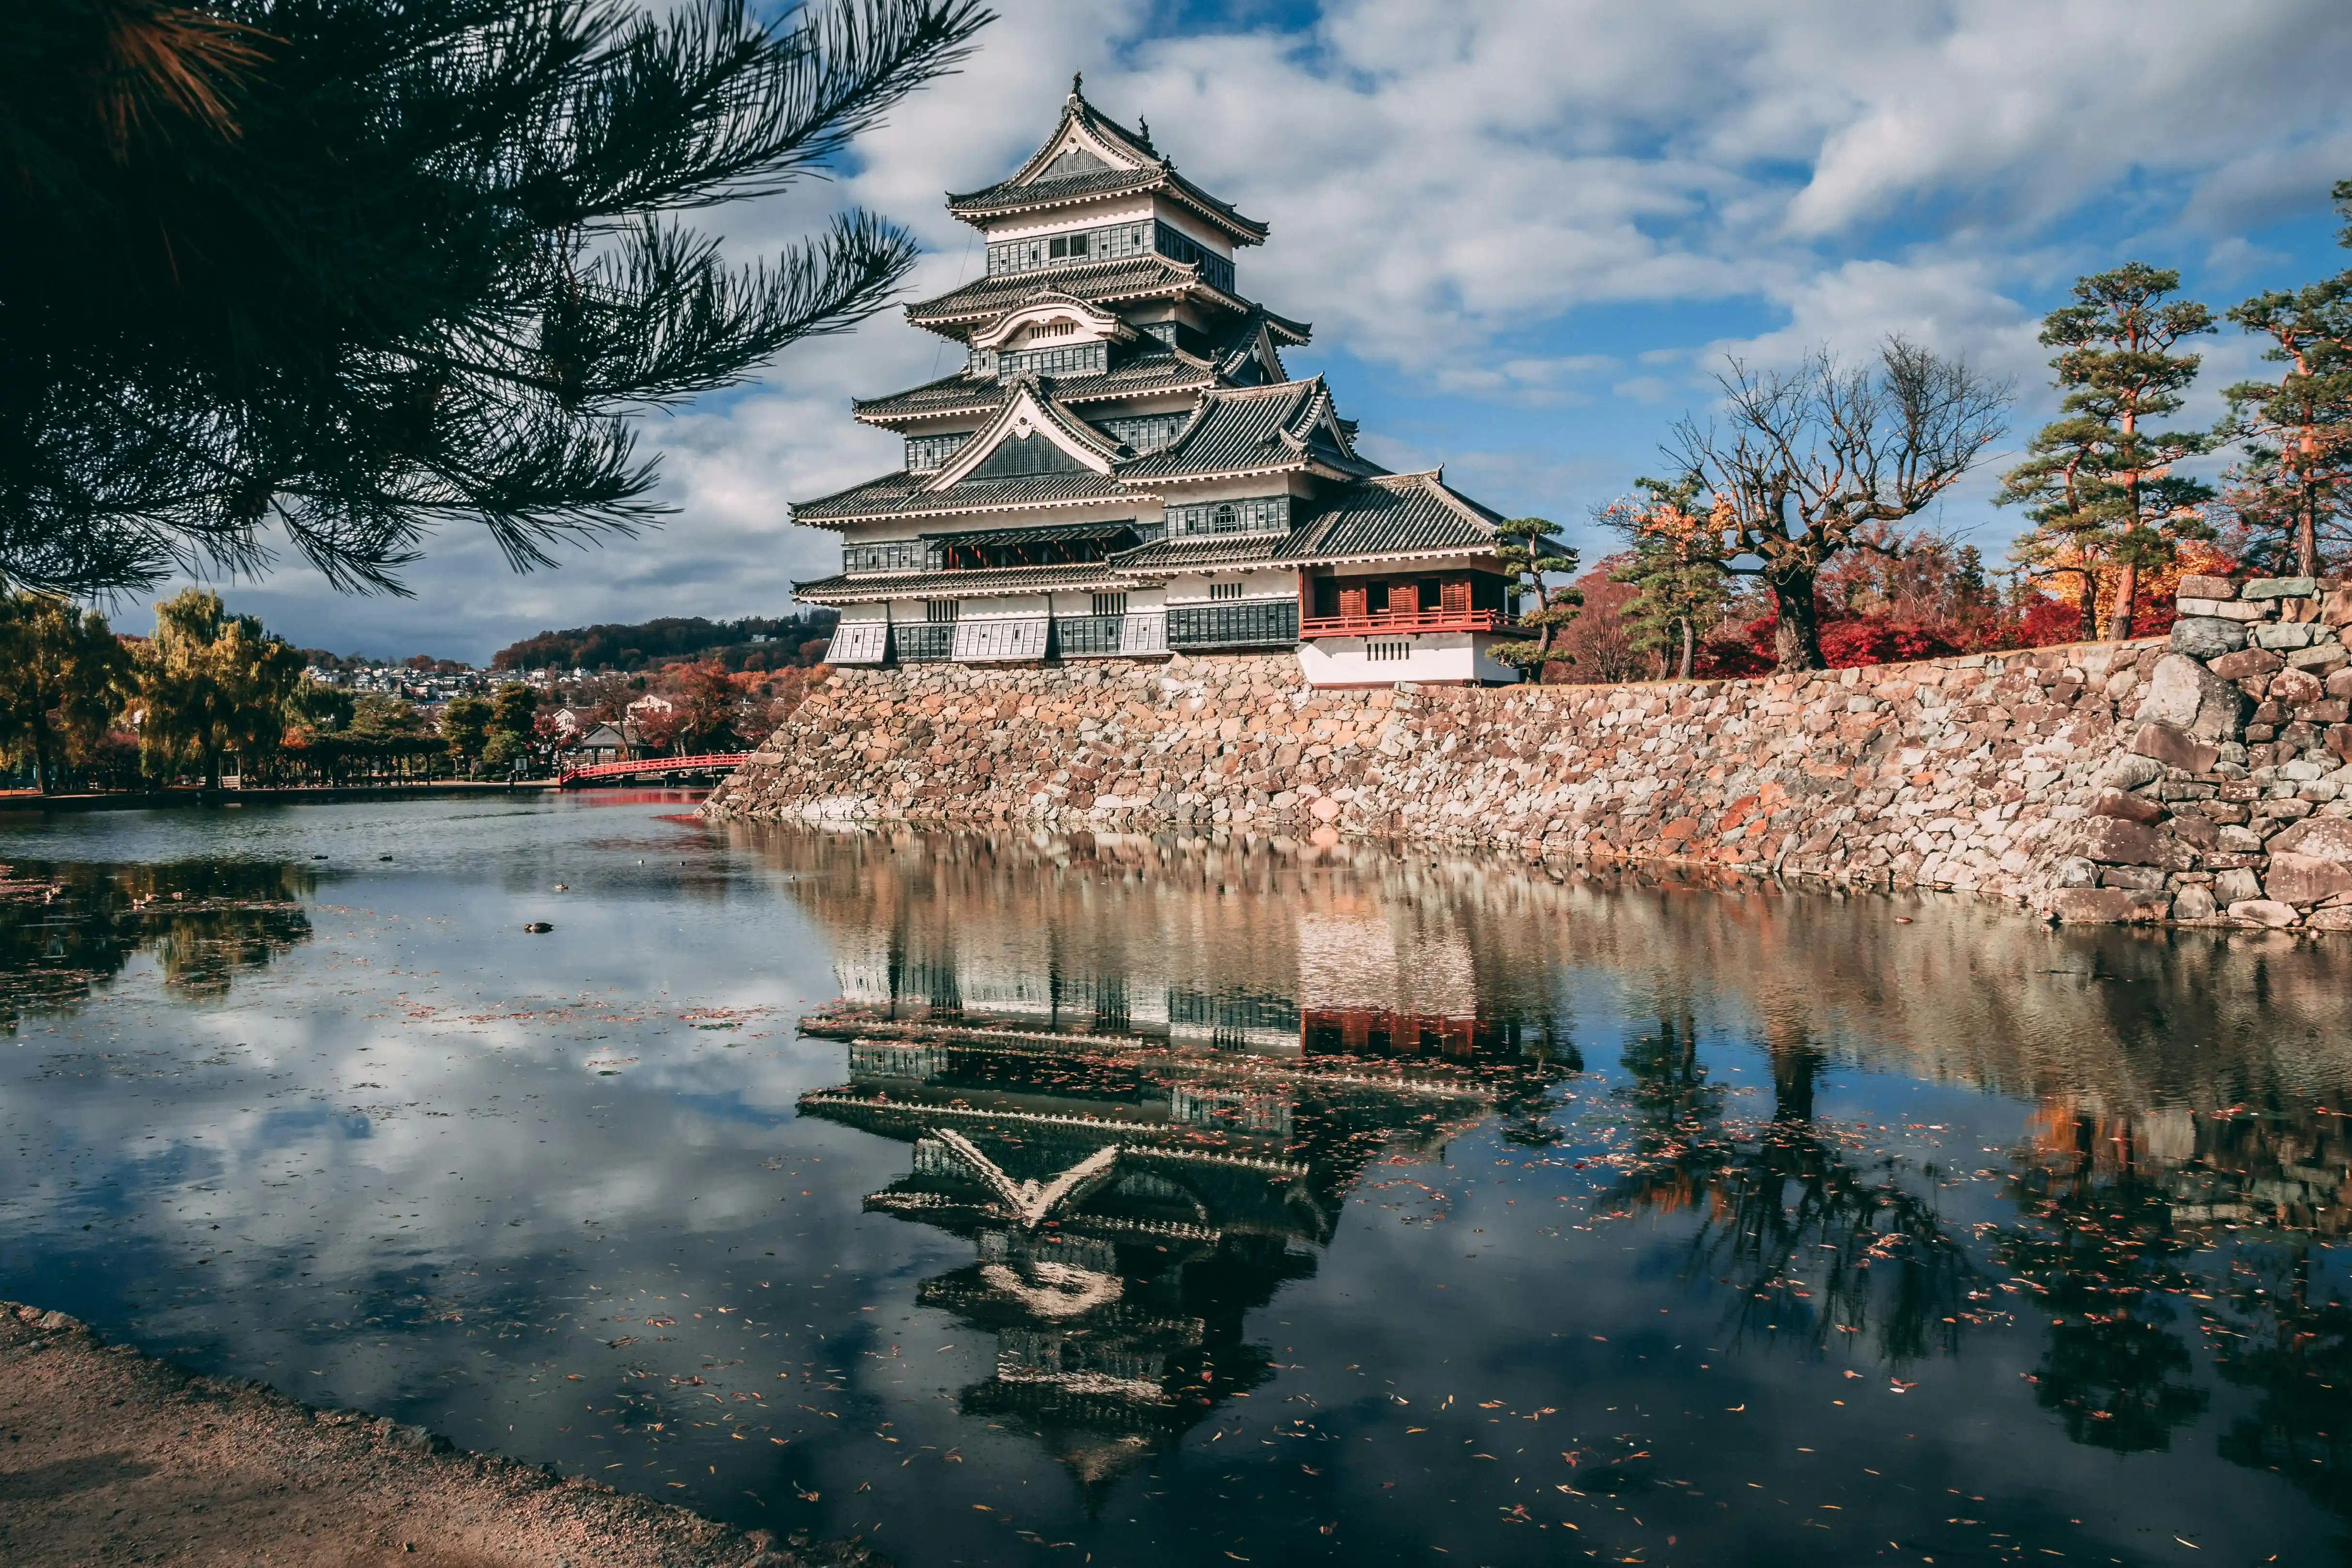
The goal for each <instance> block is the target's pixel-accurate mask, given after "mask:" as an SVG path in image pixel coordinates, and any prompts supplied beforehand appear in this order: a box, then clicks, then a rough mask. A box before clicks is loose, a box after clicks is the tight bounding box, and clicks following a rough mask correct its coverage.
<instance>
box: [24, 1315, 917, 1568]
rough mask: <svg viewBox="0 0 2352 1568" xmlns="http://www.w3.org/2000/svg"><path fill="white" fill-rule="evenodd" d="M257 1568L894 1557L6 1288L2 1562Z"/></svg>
mask: <svg viewBox="0 0 2352 1568" xmlns="http://www.w3.org/2000/svg"><path fill="white" fill-rule="evenodd" d="M197 1559H201V1560H204V1561H209V1562H236V1563H246V1564H251V1565H254V1568H353V1565H356V1564H360V1563H374V1562H377V1561H379V1560H381V1561H383V1562H385V1563H392V1562H398V1563H403V1564H414V1565H415V1568H509V1565H512V1568H522V1565H523V1564H526V1563H528V1564H530V1565H532V1568H546V1565H547V1564H550V1563H565V1564H568V1565H569V1568H887V1559H884V1558H881V1557H878V1556H876V1555H875V1554H874V1553H872V1552H868V1551H866V1549H865V1548H864V1547H863V1546H860V1545H857V1544H856V1543H854V1542H820V1543H816V1544H813V1545H812V1544H809V1543H806V1542H803V1541H802V1540H801V1539H800V1538H797V1537H795V1538H794V1539H793V1541H791V1542H789V1543H778V1542H775V1541H774V1540H773V1539H772V1537H770V1536H769V1535H768V1534H767V1533H766V1532H765V1531H751V1532H745V1531H739V1530H736V1529H735V1528H733V1527H732V1526H730V1525H724V1524H719V1523H718V1522H716V1521H711V1520H709V1519H705V1518H703V1517H702V1516H701V1515H699V1514H697V1513H693V1512H691V1511H688V1510H686V1509H683V1508H679V1507H677V1506H676V1505H674V1504H669V1503H664V1502H658V1501H656V1500H653V1499H651V1498H646V1497H641V1496H639V1495H637V1494H635V1493H632V1492H620V1491H615V1490H613V1489H612V1488H610V1487H607V1486H605V1485H604V1483H602V1482H601V1481H595V1480H591V1479H587V1478H585V1477H578V1476H574V1477H564V1476H562V1475H560V1474H558V1473H557V1472H556V1471H555V1470H554V1469H552V1468H551V1467H539V1466H532V1465H526V1464H524V1463H522V1462H521V1461H520V1460H517V1459H510V1458H504V1457H502V1456H499V1455H496V1454H485V1453H475V1452H468V1451H466V1450H463V1449H456V1448H452V1447H451V1446H450V1444H449V1443H448V1441H447V1440H446V1438H443V1437H437V1436H436V1435H435V1434H433V1433H430V1432H428V1431H426V1430H425V1428H424V1427H403V1426H400V1425H398V1424H397V1423H395V1422H393V1421H391V1420H389V1419H385V1418H382V1417H377V1416H369V1415H366V1414H364V1413H362V1412H360V1411H356V1410H328V1409H315V1408H313V1407H312V1406H307V1405H303V1404H301V1403H299V1402H298V1401H296V1400H294V1399H291V1398H289V1397H288V1396H285V1395H283V1394H280V1393H278V1391H276V1390H275V1389H273V1388H271V1387H269V1386H268V1385H266V1384H262V1383H259V1382H256V1381H253V1380H250V1379H245V1378H215V1377H205V1376H202V1375H197V1374H194V1373H191V1372H189V1371H187V1370H186V1369H184V1368H183V1367H180V1366H178V1365H175V1364H173V1363H170V1362H167V1361H163V1360H160V1359H158V1358H156V1357H153V1356H150V1355H148V1354H145V1353H143V1352H142V1351H140V1350H138V1349H137V1348H136V1347H134V1346H131V1345H127V1344H108V1343H105V1342H104V1341H103V1340H102V1339H100V1337H99V1335H98V1334H96V1333H93V1332H92V1331H91V1330H90V1329H89V1327H88V1326H87V1325H85V1324H83V1323H81V1322H77V1321H76V1320H74V1319H72V1318H69V1317H67V1316H66V1315H65V1314H64V1313H62V1312H43V1311H41V1310H40V1309H38V1308H37V1307H29V1306H24V1305H20V1304H18V1303H16V1302H13V1301H0V1561H5V1562H8V1563H26V1564H32V1563H40V1564H44V1565H49V1564H68V1563H75V1564H78V1563H101V1562H103V1563H121V1562H126V1561H127V1562H140V1561H164V1560H168V1561H182V1560H197Z"/></svg>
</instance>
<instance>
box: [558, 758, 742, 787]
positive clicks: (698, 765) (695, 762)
mask: <svg viewBox="0 0 2352 1568" xmlns="http://www.w3.org/2000/svg"><path fill="white" fill-rule="evenodd" d="M750 758H751V753H750V752H748V751H706V752H703V753H701V754H700V755H699V756H695V757H638V758H631V759H630V760H628V761H626V762H596V763H592V764H590V765H589V766H588V767H585V768H565V769H564V770H563V771H562V773H559V774H557V775H556V779H555V787H556V788H557V789H572V788H573V787H574V786H576V785H580V784H585V783H587V782H588V781H589V780H591V779H635V778H642V777H644V776H645V775H646V774H649V773H722V772H724V773H731V772H733V771H734V770H735V769H736V768H740V767H741V766H742V765H743V764H744V763H745V762H746V761H748V760H749V759H750Z"/></svg>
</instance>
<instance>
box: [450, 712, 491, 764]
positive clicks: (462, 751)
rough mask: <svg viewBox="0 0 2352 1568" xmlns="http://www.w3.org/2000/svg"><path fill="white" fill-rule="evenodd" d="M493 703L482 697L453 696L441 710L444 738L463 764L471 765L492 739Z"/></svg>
mask: <svg viewBox="0 0 2352 1568" xmlns="http://www.w3.org/2000/svg"><path fill="white" fill-rule="evenodd" d="M490 713H491V708H490V705H489V704H488V703H486V702H484V701H483V700H482V699H481V698H479V697H451V698H450V699H449V704H448V706H446V707H444V708H443V709H442V710H441V738H442V739H444V740H446V741H447V742H448V743H449V749H450V750H451V751H452V752H454V753H455V754H456V755H457V761H458V763H459V765H460V766H462V767H467V768H471V767H472V766H473V765H474V763H475V762H476V761H477V760H478V758H480V757H481V755H482V747H483V746H484V745H486V744H487V743H488V740H489V738H490Z"/></svg>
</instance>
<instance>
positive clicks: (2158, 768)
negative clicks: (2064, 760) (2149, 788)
mask: <svg viewBox="0 0 2352 1568" xmlns="http://www.w3.org/2000/svg"><path fill="white" fill-rule="evenodd" d="M2190 744H2191V745H2194V744H2195V742H2193V741H2192V742H2190ZM2163 777H2164V764H2163V763H2161V762H2158V760H2157V759H2156V758H2153V757H2142V756H2140V755H2139V754H2138V753H2137V752H2132V753H2127V754H2126V755H2125V756H2122V757H2118V758H2116V759H2115V760H2114V761H2113V762H2110V763H2108V764H2107V766H2106V769H2105V771H2104V772H2102V773H2101V774H2100V775H2099V782H2100V783H2101V784H2103V785H2105V787H2106V788H2108V789H2138V788H2139V787H2140V786H2141V785H2143V784H2153V783H2155V782H2156V781H2157V780H2158V779H2161V778H2163Z"/></svg>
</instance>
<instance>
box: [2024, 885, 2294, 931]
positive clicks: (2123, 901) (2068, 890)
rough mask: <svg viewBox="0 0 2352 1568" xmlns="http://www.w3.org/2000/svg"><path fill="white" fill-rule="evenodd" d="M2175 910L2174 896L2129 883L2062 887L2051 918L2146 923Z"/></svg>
mask: <svg viewBox="0 0 2352 1568" xmlns="http://www.w3.org/2000/svg"><path fill="white" fill-rule="evenodd" d="M2171 910H2172V900H2171V899H2169V898H2168V897H2166V896H2165V895H2164V894H2160V893H2137V892H2135V891H2133V890H2132V889H2130V888H2125V887H2062V888H2060V889H2058V890H2057V891H2056V892H2055V893H2053V894H2051V895H2050V901H2049V912H2050V915H2051V918H2053V919H2054V920H2057V921H2060V922H2062V923H2063V924H2064V925H2145V924H2147V923H2149V922H2152V921H2158V920H2162V919H2164V918H2166V917H2167V916H2168V915H2170V913H2171ZM2288 913H2289V914H2292V913H2293V911H2291V910H2290V911H2289V912H2288Z"/></svg>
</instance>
